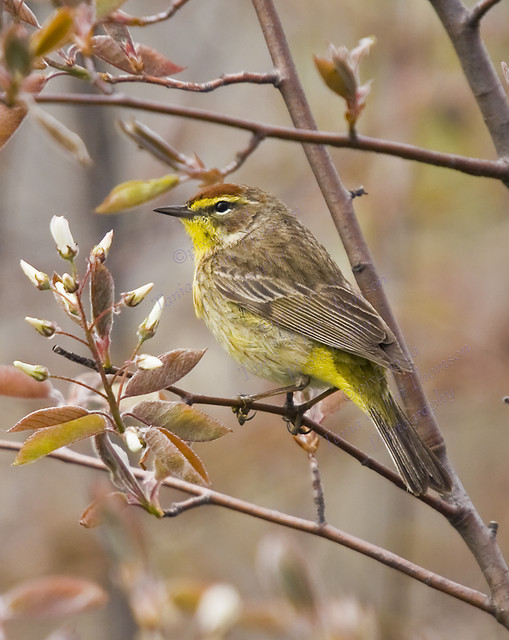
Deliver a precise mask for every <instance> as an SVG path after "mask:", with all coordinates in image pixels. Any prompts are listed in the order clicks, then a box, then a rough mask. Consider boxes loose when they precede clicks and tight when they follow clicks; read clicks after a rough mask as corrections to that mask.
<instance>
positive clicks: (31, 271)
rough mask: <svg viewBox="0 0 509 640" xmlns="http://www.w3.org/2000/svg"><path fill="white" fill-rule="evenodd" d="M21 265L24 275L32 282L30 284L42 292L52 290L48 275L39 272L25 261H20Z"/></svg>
mask: <svg viewBox="0 0 509 640" xmlns="http://www.w3.org/2000/svg"><path fill="white" fill-rule="evenodd" d="M19 264H20V265H21V268H22V269H23V273H24V274H25V275H26V277H27V278H28V279H29V280H30V282H31V283H32V284H33V285H34V286H35V287H37V288H38V289H39V290H40V291H44V290H45V289H49V288H50V281H49V277H48V274H46V273H43V272H42V271H39V270H38V269H36V268H35V267H32V265H31V264H28V262H25V261H24V260H20V261H19Z"/></svg>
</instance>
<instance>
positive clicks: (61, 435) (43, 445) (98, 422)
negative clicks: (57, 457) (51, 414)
mask: <svg viewBox="0 0 509 640" xmlns="http://www.w3.org/2000/svg"><path fill="white" fill-rule="evenodd" d="M107 427H108V422H107V420H106V418H105V417H104V416H101V415H98V414H97V413H90V414H88V415H86V416H82V417H81V418H76V419H75V420H70V421H68V422H63V423H61V424H56V425H53V426H51V427H45V428H44V429H39V430H38V431H36V432H35V433H33V434H32V435H31V436H30V437H29V438H28V439H27V440H25V443H24V444H23V446H22V447H21V449H20V450H19V453H18V455H17V456H16V458H15V460H14V462H13V465H21V464H28V463H29V462H34V461H35V460H38V459H39V458H42V457H43V456H46V455H48V453H51V452H52V451H55V450H56V449H60V447H65V446H67V445H70V444H73V443H74V442H78V440H83V439H84V438H89V437H90V436H95V435H97V434H98V433H101V432H103V431H105V430H106V428H107Z"/></svg>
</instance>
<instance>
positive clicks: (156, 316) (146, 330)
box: [137, 296, 164, 342]
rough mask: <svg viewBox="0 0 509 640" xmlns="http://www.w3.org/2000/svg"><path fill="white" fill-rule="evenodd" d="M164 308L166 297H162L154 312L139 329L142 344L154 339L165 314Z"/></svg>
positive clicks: (153, 309)
mask: <svg viewBox="0 0 509 640" xmlns="http://www.w3.org/2000/svg"><path fill="white" fill-rule="evenodd" d="M163 306H164V296H161V297H160V298H159V299H158V300H157V302H156V303H155V305H154V307H153V308H152V311H151V312H150V313H149V314H148V316H147V317H146V318H145V320H143V322H142V323H141V324H140V326H139V327H138V332H137V333H138V338H139V340H140V342H145V340H148V339H149V338H153V337H154V335H155V333H156V331H157V327H158V326H159V321H160V320H161V315H162V313H163Z"/></svg>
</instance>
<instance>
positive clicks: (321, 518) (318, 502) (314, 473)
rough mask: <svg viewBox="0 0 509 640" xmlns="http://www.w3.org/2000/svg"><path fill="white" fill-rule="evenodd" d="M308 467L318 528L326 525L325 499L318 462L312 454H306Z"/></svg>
mask: <svg viewBox="0 0 509 640" xmlns="http://www.w3.org/2000/svg"><path fill="white" fill-rule="evenodd" d="M308 460H309V467H310V469H311V478H312V483H313V502H314V503H315V507H316V523H317V524H318V525H319V526H323V525H324V524H325V523H326V520H325V497H324V493H323V484H322V477H321V475H320V468H319V466H318V460H317V459H316V456H315V454H314V453H308Z"/></svg>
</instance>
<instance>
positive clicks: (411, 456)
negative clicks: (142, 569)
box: [367, 389, 452, 496]
mask: <svg viewBox="0 0 509 640" xmlns="http://www.w3.org/2000/svg"><path fill="white" fill-rule="evenodd" d="M381 400H382V401H381V402H377V403H376V405H374V404H372V405H371V404H370V405H369V406H368V407H367V410H368V413H369V415H370V416H371V419H372V420H373V422H374V423H375V425H376V428H377V429H378V433H379V434H380V437H381V438H382V440H383V441H384V443H385V445H386V447H387V449H388V450H389V453H390V455H391V458H392V459H393V461H394V464H395V465H396V467H397V469H398V471H399V473H400V475H401V477H402V478H403V480H404V482H405V484H406V486H407V488H408V490H409V491H411V492H412V493H413V494H414V495H416V496H420V495H422V494H423V493H426V490H427V489H428V487H430V488H431V489H435V490H436V491H438V492H439V493H448V492H449V491H451V489H452V483H451V478H450V477H449V474H448V473H447V471H446V470H445V468H444V466H443V464H442V463H441V462H440V460H439V459H438V458H437V456H436V455H435V454H434V453H433V452H432V451H431V449H430V448H429V447H428V445H427V444H426V443H425V442H424V441H423V440H422V438H421V437H420V435H419V434H418V433H417V431H416V430H415V429H414V428H413V427H412V425H411V424H410V422H409V421H408V419H407V417H406V416H405V414H404V413H403V411H402V410H401V409H400V408H399V407H398V405H397V404H396V402H395V400H394V398H393V397H392V395H391V394H390V392H389V390H388V389H387V390H386V393H384V397H383V399H381Z"/></svg>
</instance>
